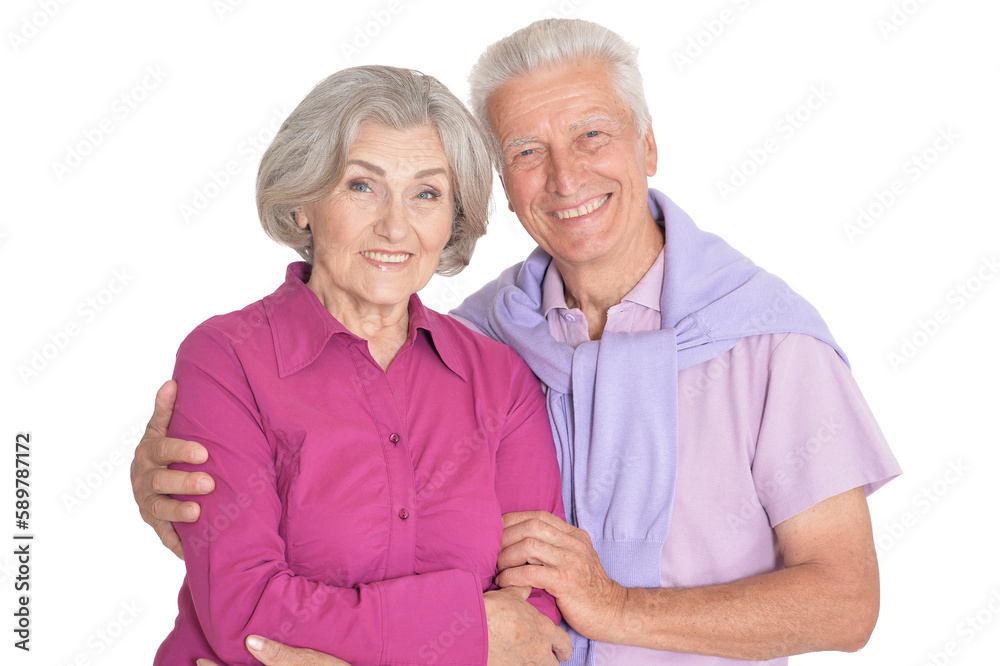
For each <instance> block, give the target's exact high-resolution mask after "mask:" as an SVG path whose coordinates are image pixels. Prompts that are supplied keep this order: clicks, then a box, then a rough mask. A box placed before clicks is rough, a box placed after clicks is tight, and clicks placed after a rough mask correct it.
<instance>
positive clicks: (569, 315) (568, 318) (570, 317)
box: [563, 314, 576, 324]
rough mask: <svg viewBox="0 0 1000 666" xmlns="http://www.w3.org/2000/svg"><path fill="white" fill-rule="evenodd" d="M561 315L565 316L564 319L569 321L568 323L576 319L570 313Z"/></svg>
mask: <svg viewBox="0 0 1000 666" xmlns="http://www.w3.org/2000/svg"><path fill="white" fill-rule="evenodd" d="M563 317H565V318H566V321H568V322H569V323H571V324H572V323H573V322H574V321H576V317H574V316H573V315H571V314H566V315H563Z"/></svg>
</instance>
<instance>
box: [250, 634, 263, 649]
mask: <svg viewBox="0 0 1000 666" xmlns="http://www.w3.org/2000/svg"><path fill="white" fill-rule="evenodd" d="M247 647H248V648H250V649H251V650H258V651H259V650H263V649H264V639H263V638H261V637H260V636H247Z"/></svg>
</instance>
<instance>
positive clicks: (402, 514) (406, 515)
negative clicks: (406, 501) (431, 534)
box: [399, 509, 410, 520]
mask: <svg viewBox="0 0 1000 666" xmlns="http://www.w3.org/2000/svg"><path fill="white" fill-rule="evenodd" d="M409 517H410V512H409V511H407V510H406V509H400V510H399V519H400V520H406V519H407V518H409Z"/></svg>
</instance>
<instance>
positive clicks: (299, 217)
mask: <svg viewBox="0 0 1000 666" xmlns="http://www.w3.org/2000/svg"><path fill="white" fill-rule="evenodd" d="M292 222H294V223H295V226H297V227H298V228H299V229H302V230H304V231H306V230H308V229H309V214H308V213H307V212H306V211H305V210H303V208H302V206H299V207H297V208H295V209H294V210H293V211H292Z"/></svg>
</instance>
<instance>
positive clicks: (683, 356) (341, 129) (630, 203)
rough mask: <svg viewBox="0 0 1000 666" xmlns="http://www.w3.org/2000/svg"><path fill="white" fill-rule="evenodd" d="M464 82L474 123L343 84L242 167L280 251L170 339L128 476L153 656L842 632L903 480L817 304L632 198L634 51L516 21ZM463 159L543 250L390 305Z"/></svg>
mask: <svg viewBox="0 0 1000 666" xmlns="http://www.w3.org/2000/svg"><path fill="white" fill-rule="evenodd" d="M470 83H471V103H472V111H473V115H474V117H475V119H473V117H472V116H470V115H469V113H468V112H467V111H466V110H465V108H464V106H463V105H462V104H461V102H459V101H458V100H457V99H455V98H454V96H452V95H451V94H450V93H449V92H448V91H447V90H446V89H445V88H444V87H443V86H442V85H441V84H440V83H438V82H437V81H436V80H435V79H433V78H432V77H428V76H424V75H421V74H418V73H416V72H412V71H408V70H398V69H393V68H388V67H360V68H352V69H348V70H344V71H342V72H338V73H337V74H334V75H333V76H331V77H329V78H328V79H326V80H325V81H323V82H321V83H320V84H319V85H318V86H317V87H316V88H315V89H314V90H313V91H312V92H311V93H310V94H309V95H308V96H307V97H306V98H305V99H304V100H303V102H302V103H301V104H300V105H299V106H298V107H297V108H296V109H295V110H294V111H293V112H292V114H291V115H290V116H289V118H288V119H287V120H286V121H285V124H284V125H283V126H282V127H281V129H280V131H279V132H278V134H277V136H276V138H275V139H274V142H273V144H272V145H271V147H270V148H269V149H268V151H267V152H266V153H265V155H264V157H263V158H262V160H261V166H260V172H259V176H258V181H257V199H258V208H259V212H260V217H261V222H262V224H263V225H264V228H265V230H266V231H267V232H268V234H269V235H270V236H271V237H272V238H274V239H276V240H278V241H279V242H281V243H284V244H286V245H288V246H290V247H293V248H295V249H296V250H298V252H299V253H300V254H301V255H302V257H303V258H304V259H305V261H304V262H299V263H295V264H292V265H291V266H289V268H288V271H287V275H286V279H285V282H284V284H282V285H281V286H280V287H279V288H278V289H277V290H276V291H275V292H274V293H272V294H271V295H269V296H266V297H265V298H264V299H262V300H261V301H258V302H257V303H254V304H252V305H250V306H248V307H246V308H244V309H243V310H241V311H238V312H233V313H230V314H227V315H222V316H219V317H215V318H212V319H210V320H208V321H207V322H205V323H204V324H202V325H200V326H199V327H198V328H196V329H195V331H194V332H193V333H191V335H190V336H188V338H187V339H186V340H185V341H184V343H183V344H182V345H181V348H180V350H179V352H178V356H177V365H176V368H175V373H174V378H175V379H176V380H177V383H176V385H175V384H173V383H168V384H166V385H165V386H164V387H163V388H162V389H161V390H160V392H159V394H158V396H157V407H156V410H155V411H154V415H153V418H152V420H151V422H150V426H149V428H148V429H147V433H146V436H145V437H144V438H143V441H142V442H141V443H140V445H139V447H138V448H137V450H136V459H135V461H134V463H133V474H132V476H133V478H132V481H133V488H134V491H135V496H136V500H137V502H138V503H139V506H140V510H141V513H142V515H143V518H144V519H145V520H146V521H147V522H149V523H150V524H151V525H152V526H153V527H154V528H155V529H156V531H157V533H158V534H159V535H160V538H161V540H162V541H163V543H164V544H165V545H167V546H168V547H170V548H171V549H172V550H173V551H174V552H175V553H177V554H178V555H182V556H183V557H184V559H185V563H186V567H187V576H186V578H185V581H184V584H183V586H182V589H181V592H180V595H179V599H178V604H179V614H178V618H177V622H176V625H175V627H174V630H173V632H172V633H171V634H170V636H169V637H168V638H167V639H166V641H165V642H164V643H163V645H162V646H161V647H160V650H159V652H158V654H157V662H156V663H162V664H189V663H194V662H195V660H198V663H200V664H209V663H218V664H223V663H229V664H236V663H257V662H258V661H260V662H263V663H265V664H268V665H279V664H343V663H344V662H343V661H341V660H346V661H347V662H348V663H351V664H355V665H360V664H376V663H379V664H381V663H399V664H416V663H437V664H483V663H488V664H491V665H496V664H520V663H533V664H544V663H553V664H554V663H557V660H559V661H565V660H566V659H571V661H572V662H573V663H579V664H661V663H670V664H691V665H696V664H735V663H747V660H749V661H751V662H756V663H768V664H784V663H786V661H787V660H786V657H787V656H788V655H792V654H799V653H803V652H810V651H817V650H857V649H859V648H860V647H862V646H863V645H864V644H865V643H866V641H867V640H868V637H869V636H870V634H871V631H872V629H873V627H874V625H875V621H876V618H877V616H878V605H879V586H878V567H877V562H876V558H875V550H874V545H873V540H872V530H871V524H870V518H869V514H868V507H867V503H866V494H868V493H870V492H872V491H874V490H875V489H877V488H878V487H880V486H881V485H883V484H885V483H886V482H887V481H889V480H890V479H892V478H893V477H894V476H896V475H898V474H899V472H900V469H899V466H898V464H897V463H896V461H895V459H894V458H893V456H892V453H891V452H890V451H889V449H888V447H887V445H886V443H885V440H884V438H883V437H882V435H881V433H880V431H879V429H878V426H877V425H876V423H875V421H874V419H873V417H872V415H871V412H870V411H869V409H868V407H867V406H866V404H865V402H864V399H863V398H862V396H861V394H860V392H859V390H858V388H857V385H856V384H855V382H854V380H853V379H852V376H851V373H850V370H849V368H848V366H847V364H846V358H845V357H844V355H843V352H842V351H841V350H840V349H839V347H837V345H836V343H835V342H834V341H833V339H832V337H831V336H830V333H829V331H828V330H827V328H826V326H825V325H824V323H823V321H822V319H821V318H820V317H819V315H818V314H817V313H816V312H815V310H814V309H813V308H812V307H811V306H809V305H808V303H806V302H805V301H803V300H802V299H801V298H800V297H798V296H797V295H796V294H794V293H793V292H792V291H791V290H789V288H788V287H787V286H786V285H785V284H784V283H783V282H781V281H780V280H779V279H777V278H775V277H774V276H772V275H770V274H768V273H766V272H764V271H762V270H761V269H759V268H757V267H756V266H755V265H754V264H753V263H751V262H750V261H749V260H748V259H746V258H745V257H743V256H742V255H740V254H739V253H738V252H736V251H735V250H733V249H732V248H731V247H729V246H728V245H727V244H726V243H724V242H723V241H722V240H721V239H719V238H718V237H716V236H713V235H711V234H707V233H705V232H702V231H700V230H699V229H698V228H697V227H696V226H695V225H694V223H693V222H692V221H691V220H690V218H688V217H687V215H686V214H685V213H684V212H683V211H682V210H680V209H679V208H678V207H677V206H676V205H675V204H674V203H673V202H672V201H671V200H670V199H668V198H667V197H666V196H664V195H663V194H661V193H660V192H658V191H656V190H653V189H650V188H649V187H648V184H647V179H648V178H649V177H650V176H652V175H653V174H654V173H655V171H656V165H657V149H656V142H655V140H654V136H653V131H652V127H651V124H650V117H649V111H648V109H647V107H646V103H645V99H644V95H643V90H642V80H641V77H640V75H639V71H638V68H637V65H636V52H635V49H634V48H632V47H631V46H629V45H628V44H626V43H625V42H624V41H623V40H622V39H621V38H620V37H619V36H618V35H617V34H615V33H613V32H610V31H608V30H607V29H605V28H603V27H601V26H598V25H595V24H593V23H588V22H585V21H577V20H562V19H553V20H544V21H539V22H536V23H533V24H531V25H530V26H528V27H526V28H524V29H522V30H520V31H518V32H516V33H514V34H512V35H510V36H509V37H506V38H505V39H503V40H501V41H499V42H497V43H496V44H493V45H492V46H490V47H489V48H488V49H487V50H486V51H485V53H484V54H483V55H482V56H481V58H480V59H479V62H478V63H477V64H476V66H475V67H474V68H473V70H472V74H471V76H470ZM477 121H478V124H477ZM479 127H482V128H483V129H485V130H486V131H485V132H484V133H483V134H481V133H480V132H479ZM484 135H485V136H484ZM491 159H492V160H493V161H494V164H495V165H496V167H497V169H498V170H499V172H500V174H501V179H502V182H503V187H504V191H505V193H506V197H507V201H508V205H509V206H510V209H511V210H512V211H513V212H514V213H515V214H516V215H517V217H518V219H519V220H520V221H521V223H522V224H523V225H524V227H525V229H526V230H527V231H528V233H529V234H530V235H531V236H532V238H533V239H534V240H535V241H537V243H538V246H539V247H538V249H536V250H535V251H534V252H533V253H532V254H531V255H530V256H528V257H527V259H526V260H525V261H523V262H522V263H520V264H517V265H515V266H513V267H511V268H510V269H508V270H507V271H505V272H504V273H503V274H501V275H500V276H499V277H498V278H497V279H496V280H495V281H493V282H491V283H489V284H487V285H486V286H485V287H483V288H482V289H481V290H480V291H479V292H477V293H476V294H474V295H472V296H471V297H470V298H469V299H467V300H466V302H465V303H463V304H462V306H461V307H459V308H458V310H457V311H456V312H455V313H453V314H452V317H446V316H442V315H439V314H437V313H435V312H432V311H430V310H428V309H426V308H425V307H424V306H423V305H422V304H421V302H420V300H419V298H418V297H417V296H416V295H415V292H417V291H418V290H419V289H421V288H422V287H423V286H424V285H425V284H426V283H427V281H428V280H429V279H430V277H431V275H432V274H433V272H434V271H435V270H437V271H438V272H440V273H443V274H452V273H454V272H457V271H458V270H461V268H462V267H463V266H464V265H465V264H467V263H468V260H469V256H470V254H471V252H472V249H473V247H474V245H475V242H476V239H477V238H478V237H479V236H480V235H481V234H482V233H484V231H485V225H486V218H487V215H488V206H489V199H490V187H491V184H490V181H491V174H490V160H491ZM247 324H250V325H251V326H250V327H248V326H247ZM247 330H251V331H252V333H251V334H249V335H247V334H246V331H247ZM483 334H485V335H483ZM490 338H492V339H490ZM500 343H504V344H500ZM522 359H523V360H522ZM536 377H537V379H536ZM539 380H540V382H541V387H540V386H539ZM175 398H176V402H175ZM168 424H169V432H168V429H167V427H168ZM168 465H169V468H168V467H167V466H168ZM168 493H169V494H174V495H175V496H177V497H176V498H170V497H168V496H167V494H168ZM564 518H565V520H564ZM567 520H568V522H567ZM174 528H176V533H175V532H174ZM178 535H179V536H178ZM560 619H561V620H563V621H564V622H565V624H566V625H568V628H569V633H567V632H565V631H564V630H563V629H561V628H560V626H559V623H560ZM263 637H266V638H263ZM571 654H572V656H570V655H571Z"/></svg>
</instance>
